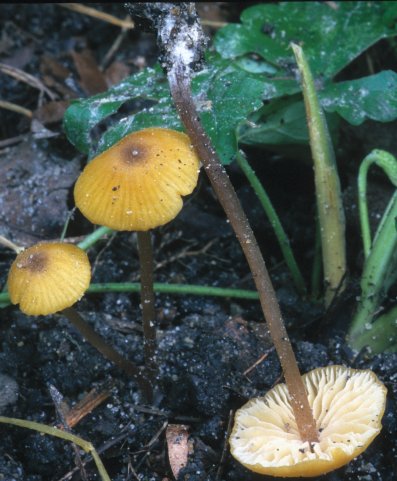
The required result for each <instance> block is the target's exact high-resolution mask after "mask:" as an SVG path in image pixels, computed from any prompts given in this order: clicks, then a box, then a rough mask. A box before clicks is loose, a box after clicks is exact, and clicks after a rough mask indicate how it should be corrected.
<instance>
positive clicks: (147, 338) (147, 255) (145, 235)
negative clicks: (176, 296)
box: [137, 231, 157, 397]
mask: <svg viewBox="0 0 397 481" xmlns="http://www.w3.org/2000/svg"><path fill="white" fill-rule="evenodd" d="M137 238H138V253H139V265H140V271H141V304H142V326H143V337H144V356H145V368H146V370H147V373H148V378H149V382H150V384H151V386H152V391H153V388H154V383H155V378H156V375H157V363H156V310H155V305H154V302H155V301H154V290H153V249H152V239H151V235H150V231H145V232H137ZM152 396H153V393H151V397H152Z"/></svg>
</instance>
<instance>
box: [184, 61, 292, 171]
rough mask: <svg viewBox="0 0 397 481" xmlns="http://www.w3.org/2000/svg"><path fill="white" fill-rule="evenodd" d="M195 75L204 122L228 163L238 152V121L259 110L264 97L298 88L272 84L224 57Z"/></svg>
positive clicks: (194, 85) (216, 147) (285, 84)
mask: <svg viewBox="0 0 397 481" xmlns="http://www.w3.org/2000/svg"><path fill="white" fill-rule="evenodd" d="M218 65H219V67H220V68H219V67H218V68H217V67H216V64H212V66H211V69H210V70H207V71H204V72H203V73H201V74H199V75H197V76H196V78H195V79H194V82H193V93H194V94H195V97H196V99H200V98H203V99H205V98H207V99H208V101H203V102H202V103H201V104H200V101H198V106H199V111H200V117H201V121H202V123H203V126H204V128H205V130H206V132H207V133H208V134H209V136H210V137H211V140H212V141H213V143H214V146H215V149H216V151H217V152H218V154H219V155H220V157H221V160H222V163H224V164H229V163H230V162H231V161H232V160H233V158H234V155H235V153H236V149H237V139H236V135H235V131H236V127H237V124H238V123H239V122H240V121H242V120H243V119H245V118H246V117H247V116H248V114H249V113H251V112H252V111H254V110H257V109H259V108H260V107H261V106H262V105H263V100H265V99H266V98H268V97H271V98H272V97H274V96H280V95H283V94H284V93H287V92H290V91H292V90H293V89H294V88H296V85H295V84H291V83H280V84H279V85H273V84H272V83H270V82H268V81H267V80H266V79H264V78H260V77H259V76H255V75H253V74H249V73H248V72H246V71H244V70H242V69H241V68H239V67H238V66H237V65H236V64H234V63H230V62H225V61H224V60H223V61H221V62H218Z"/></svg>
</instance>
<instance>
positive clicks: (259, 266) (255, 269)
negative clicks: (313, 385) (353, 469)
mask: <svg viewBox="0 0 397 481" xmlns="http://www.w3.org/2000/svg"><path fill="white" fill-rule="evenodd" d="M171 14H172V13H171ZM179 27H180V28H182V29H183V28H184V27H183V26H179ZM185 28H187V25H185ZM167 48H169V49H170V50H171V49H172V46H170V45H167ZM178 60H179V61H180V63H178V62H176V63H173V64H172V66H171V68H170V69H169V71H168V72H167V74H168V82H169V85H170V89H171V95H172V97H173V100H174V103H175V106H176V108H177V111H178V113H179V116H180V118H181V120H182V123H183V124H184V126H185V128H186V131H187V134H188V135H189V137H190V140H191V142H192V144H193V146H194V148H195V149H196V151H197V154H198V156H199V158H200V159H201V162H202V163H203V166H204V170H205V172H206V174H207V175H208V178H209V180H210V182H211V185H212V187H213V189H214V191H215V193H216V195H217V197H218V200H219V202H220V204H221V205H222V207H223V209H224V211H225V213H226V215H227V217H228V219H229V221H230V224H231V226H232V228H233V230H234V232H235V234H236V237H237V239H238V241H239V242H240V245H241V248H242V250H243V252H244V254H245V257H246V259H247V261H248V265H249V267H250V269H251V272H252V276H253V278H254V282H255V285H256V288H257V289H258V292H259V298H260V302H261V306H262V309H263V313H264V316H265V319H266V321H267V325H268V328H269V331H270V335H271V337H272V340H273V343H274V346H275V348H276V351H277V354H278V357H279V359H280V363H281V366H282V368H283V372H284V377H285V380H286V383H287V386H288V390H289V394H290V403H291V407H292V409H293V412H294V415H295V419H296V423H297V426H298V430H299V433H300V436H301V439H302V440H303V441H309V442H317V441H318V433H317V429H316V424H315V421H314V419H313V413H312V411H311V408H310V406H309V402H308V399H307V394H306V391H305V388H304V385H303V381H302V377H301V375H300V372H299V369H298V365H297V362H296V358H295V354H294V352H293V350H292V346H291V343H290V340H289V337H288V334H287V331H286V329H285V325H284V322H283V318H282V315H281V312H280V307H279V304H278V302H277V297H276V293H275V291H274V289H273V285H272V282H271V280H270V277H269V274H268V271H267V268H266V265H265V262H264V259H263V257H262V254H261V251H260V249H259V247H258V244H257V242H256V239H255V236H254V234H253V232H252V229H251V227H250V225H249V222H248V219H247V217H246V215H245V213H244V211H243V209H242V207H241V204H240V201H239V199H238V197H237V194H236V192H235V190H234V188H233V186H232V184H231V182H230V179H229V177H228V175H227V173H226V171H225V169H224V167H223V166H222V164H221V162H220V160H219V157H218V155H217V154H216V152H215V149H214V148H213V146H212V143H211V140H210V139H209V137H208V135H207V134H206V132H205V131H204V129H203V127H202V125H201V123H200V120H199V119H200V117H199V114H198V112H197V110H196V106H195V104H194V101H193V97H192V92H191V85H190V70H189V69H188V68H187V65H185V64H184V62H185V58H184V57H183V56H180V57H178V58H177V61H178Z"/></svg>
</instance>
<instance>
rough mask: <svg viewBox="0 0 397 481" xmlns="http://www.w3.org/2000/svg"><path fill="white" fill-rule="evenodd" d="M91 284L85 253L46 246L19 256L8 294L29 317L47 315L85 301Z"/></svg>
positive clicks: (59, 245)
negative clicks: (79, 301)
mask: <svg viewBox="0 0 397 481" xmlns="http://www.w3.org/2000/svg"><path fill="white" fill-rule="evenodd" d="M90 280H91V266H90V262H89V260H88V257H87V254H86V253H85V252H84V251H83V250H82V249H80V248H79V247H76V246H74V245H71V244H64V243H61V242H49V243H44V242H43V243H40V244H36V245H34V246H32V247H29V248H28V249H26V250H24V251H22V252H21V253H20V254H18V256H17V257H16V259H15V260H14V262H13V263H12V266H11V269H10V272H9V274H8V291H9V294H10V299H11V302H12V303H13V304H19V307H20V309H21V311H22V312H24V313H25V314H28V315H32V316H38V315H47V314H54V313H55V312H58V311H62V310H63V309H66V308H67V307H70V306H72V305H73V304H74V303H75V302H77V301H78V300H79V299H81V297H82V296H83V294H84V292H85V291H86V290H87V289H88V286H89V285H90Z"/></svg>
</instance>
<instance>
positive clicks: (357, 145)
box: [0, 4, 397, 481]
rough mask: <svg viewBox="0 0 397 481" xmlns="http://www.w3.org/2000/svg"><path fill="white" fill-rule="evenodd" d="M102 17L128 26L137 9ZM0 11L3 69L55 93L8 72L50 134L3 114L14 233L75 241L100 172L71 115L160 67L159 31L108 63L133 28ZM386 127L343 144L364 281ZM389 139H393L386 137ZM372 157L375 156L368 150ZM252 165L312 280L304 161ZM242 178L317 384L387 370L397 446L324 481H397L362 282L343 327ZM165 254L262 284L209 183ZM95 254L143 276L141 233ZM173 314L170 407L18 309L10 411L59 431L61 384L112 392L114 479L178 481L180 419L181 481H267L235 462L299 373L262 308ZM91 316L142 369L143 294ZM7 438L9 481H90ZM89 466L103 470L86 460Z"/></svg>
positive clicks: (339, 313) (108, 439)
mask: <svg viewBox="0 0 397 481" xmlns="http://www.w3.org/2000/svg"><path fill="white" fill-rule="evenodd" d="M93 6H94V7H95V6H97V5H93ZM102 8H105V10H106V11H107V12H109V13H114V14H115V15H117V16H118V17H119V18H123V17H125V11H124V10H123V8H122V6H121V5H114V6H111V5H106V6H105V7H102ZM234 8H235V10H234V9H232V8H230V5H229V8H225V9H224V10H222V11H221V12H217V11H213V10H210V11H209V12H206V15H208V16H209V18H212V19H219V18H220V19H225V18H229V17H230V16H233V15H237V13H238V8H239V7H238V6H236V7H234ZM0 12H1V15H0V18H1V19H2V20H1V22H2V23H1V26H2V37H1V41H0V55H1V58H0V61H1V62H2V63H5V64H7V65H11V66H13V67H15V68H17V69H19V70H21V71H23V72H26V73H29V74H31V75H33V76H35V77H36V78H39V79H41V86H40V88H34V87H32V86H31V85H28V84H26V82H24V81H21V80H20V79H18V80H17V79H16V78H15V77H14V78H13V77H10V76H9V75H7V74H5V73H1V72H0V89H1V91H2V94H3V95H2V97H3V98H4V99H6V100H8V101H9V102H12V103H15V104H18V105H20V106H23V107H24V108H26V109H29V110H30V111H31V112H32V113H33V119H34V120H33V122H32V119H30V118H28V117H26V115H25V116H24V115H21V114H20V113H15V112H10V111H7V110H1V115H2V122H1V123H0V136H1V137H0V168H1V174H2V175H1V176H0V184H1V188H0V233H1V234H2V235H4V236H6V237H8V238H10V239H12V240H13V241H14V242H16V243H19V244H22V245H29V244H31V243H34V242H37V241H38V240H42V239H43V240H48V239H56V238H59V236H60V233H61V231H62V228H63V225H64V222H65V219H66V217H67V214H68V211H69V210H70V209H71V208H72V207H73V200H72V195H71V192H72V187H73V184H74V182H75V179H76V177H77V175H78V172H79V171H80V169H81V166H82V165H83V162H84V159H83V158H82V157H81V156H80V155H79V154H77V153H76V152H75V151H74V149H73V148H72V147H71V146H70V145H69V144H68V142H67V140H66V139H65V137H64V136H63V134H62V128H61V124H60V120H61V118H62V114H63V111H64V108H65V102H67V101H69V100H70V99H71V98H74V97H80V96H84V95H91V94H92V93H94V92H95V90H96V89H100V88H104V85H109V84H111V83H112V82H114V81H118V80H120V78H121V77H122V76H123V75H126V74H128V73H131V72H134V71H138V70H139V68H142V66H144V65H145V64H151V63H153V62H154V60H155V58H156V48H155V46H154V44H153V39H152V37H150V36H149V35H146V34H140V33H139V32H136V31H133V32H129V33H127V34H125V37H124V38H121V43H120V45H119V46H118V47H117V49H115V51H114V54H113V56H112V57H110V58H109V59H108V60H107V62H105V63H103V62H104V59H106V57H107V56H109V55H108V54H109V52H110V49H111V48H112V44H113V42H114V40H115V38H117V36H118V35H119V34H120V29H119V28H118V27H115V26H110V25H108V24H106V23H102V22H100V21H98V20H94V19H91V18H89V17H86V16H82V15H79V14H77V13H73V12H70V11H68V10H65V9H62V8H61V7H60V6H57V5H53V4H52V5H51V4H46V5H36V6H28V5H22V6H13V5H2V6H1V7H0ZM214 16H215V17H214ZM228 16H229V17H228ZM232 18H233V17H232ZM235 18H237V17H235ZM101 64H102V65H103V69H102V70H100V68H99V67H100V66H101ZM111 66H112V67H111ZM102 71H104V72H105V73H103V74H102V73H101V72H102ZM98 72H99V73H98ZM101 83H102V84H101ZM98 85H99V86H98ZM45 88H47V89H49V90H50V93H51V94H53V96H54V98H51V95H49V94H48V92H46V91H45ZM49 105H50V106H49ZM368 131H371V126H370V127H369V129H368V130H366V131H364V132H361V133H360V131H359V130H356V131H355V132H354V136H353V133H351V132H349V131H347V130H346V131H345V133H344V136H343V137H342V144H341V146H342V147H344V145H348V146H349V147H348V148H347V147H345V148H344V150H342V149H341V158H342V161H343V160H346V162H345V163H344V164H342V165H341V175H342V181H343V184H344V192H345V196H346V207H347V220H348V233H349V251H350V255H349V259H350V261H349V262H350V271H351V273H352V278H353V279H354V277H355V275H357V274H358V273H359V272H360V269H361V267H360V266H361V257H360V249H361V246H360V245H359V243H358V242H359V237H358V229H357V212H356V209H355V206H354V205H355V202H354V201H353V200H352V199H355V187H354V185H355V179H354V177H353V173H354V172H355V169H356V165H357V163H358V161H359V159H361V158H362V151H361V149H362V148H363V147H362V146H361V144H362V141H361V139H362V138H365V139H366V143H367V144H368V143H369V144H370V136H368V135H367V132H368ZM383 132H384V133H385V135H388V134H387V132H388V131H387V130H386V129H385V130H384V131H383ZM360 136H361V137H360ZM390 138H392V136H390ZM10 139H11V141H10ZM371 147H372V146H371V144H370V146H369V147H368V146H367V145H366V146H365V149H368V150H369V149H370V148H371ZM352 154H353V155H352ZM249 155H250V161H251V162H252V165H253V166H254V168H255V170H256V171H257V173H258V175H259V176H260V177H261V180H262V181H263V182H264V184H265V186H266V188H267V189H268V192H269V194H270V196H271V198H272V200H273V201H274V204H275V207H276V209H277V210H278V211H279V213H280V216H281V218H282V219H283V223H284V225H285V226H286V229H287V232H288V234H289V235H290V236H291V239H292V241H293V247H294V249H295V251H296V252H297V254H298V260H299V262H300V263H301V264H302V265H303V266H306V265H307V272H305V274H306V276H307V278H308V277H309V275H310V271H309V266H310V262H311V258H312V255H313V252H312V250H313V240H312V239H313V237H314V234H313V216H314V205H313V201H312V199H313V198H314V197H313V192H312V178H311V167H310V166H307V165H304V164H302V163H301V164H296V163H295V164H294V165H292V166H291V162H290V161H289V160H282V159H281V160H280V159H279V158H277V157H272V156H270V155H269V154H263V153H258V152H256V151H251V152H249ZM264 158H266V159H267V162H266V163H264V162H263V159H264ZM347 159H349V161H347ZM354 159H356V160H354ZM230 174H231V176H232V180H233V183H234V185H236V187H237V190H238V193H239V196H240V198H241V199H242V201H243V204H244V205H245V207H246V208H247V210H248V211H249V215H250V217H251V220H252V221H253V225H254V228H255V232H256V234H257V235H258V239H259V241H260V244H261V247H262V249H263V251H264V252H265V253H267V255H266V259H267V262H268V265H269V267H270V269H271V275H272V279H273V280H274V282H275V287H276V289H277V293H278V297H279V300H280V303H281V306H282V310H283V312H284V313H285V317H286V322H287V325H288V327H289V331H290V334H291V337H292V339H293V342H294V347H295V348H296V353H297V357H298V361H299V363H300V367H301V369H302V371H304V372H306V371H309V370H310V369H313V368H315V367H318V366H322V365H326V364H328V363H333V364H339V363H343V364H348V365H351V366H352V367H359V368H372V369H373V370H374V371H375V372H376V373H377V375H378V376H379V377H380V378H381V380H382V381H383V382H385V384H386V386H387V387H388V389H389V397H388V406H387V412H386V415H385V418H384V429H383V431H382V433H381V435H380V436H379V437H378V438H377V439H376V440H375V441H374V443H373V444H372V445H371V447H370V448H369V449H368V450H367V451H366V452H365V453H364V454H363V455H362V456H360V457H359V458H358V459H357V460H355V461H353V462H352V463H350V464H349V465H348V466H347V467H345V468H341V469H340V470H338V471H337V472H335V473H331V474H329V475H327V476H325V477H323V478H322V479H324V480H327V481H339V480H340V481H350V480H351V481H353V480H354V481H356V480H364V481H367V480H368V481H372V480H379V481H392V480H393V479H395V477H396V475H397V460H396V451H395V446H396V445H395V439H396V434H397V433H396V431H397V424H396V418H395V412H396V410H395V402H396V393H397V388H396V380H397V373H396V362H397V356H396V355H384V356H378V357H376V358H374V359H372V360H368V359H367V358H366V357H365V355H364V354H363V355H360V356H354V355H353V353H352V352H351V351H350V350H349V349H348V347H347V346H346V344H345V342H344V334H345V330H346V326H347V325H348V323H349V320H350V318H351V312H352V310H353V308H354V303H355V297H356V295H357V294H358V290H357V287H356V286H354V285H352V286H351V287H350V289H348V290H347V293H346V294H345V295H344V296H343V297H342V298H340V299H339V300H338V302H337V303H336V304H335V306H334V307H333V308H332V309H331V310H330V311H329V312H327V313H324V312H322V309H321V308H320V307H319V306H317V305H315V304H314V303H310V302H307V301H303V300H301V299H299V297H298V296H297V295H296V294H295V292H294V289H293V287H292V285H291V282H290V278H289V275H288V273H287V272H286V270H285V266H284V265H283V263H282V258H281V256H280V253H279V249H278V247H277V245H276V243H275V240H274V236H273V234H272V231H271V228H270V226H269V224H268V222H267V221H266V220H265V219H264V216H263V213H262V211H261V209H260V206H259V204H258V202H257V200H256V198H255V196H254V195H253V194H252V192H251V190H250V189H249V188H248V187H247V185H246V183H245V181H244V179H243V177H242V176H241V174H240V173H239V172H238V171H237V169H236V168H235V167H233V166H232V167H231V169H230ZM372 189H373V193H372V197H373V200H374V201H376V205H375V204H371V205H373V217H374V219H376V215H377V213H378V212H381V211H382V210H383V208H384V205H385V203H386V202H387V199H388V195H389V192H390V191H389V190H388V187H387V186H386V185H384V184H383V183H382V179H375V182H374V187H373V188H372ZM291 205H293V206H294V209H293V210H291ZM91 229H92V227H91V226H90V225H89V224H88V223H87V222H86V221H84V220H83V219H82V218H81V217H80V216H79V215H78V214H76V215H75V217H74V220H73V221H72V222H71V224H70V227H69V230H68V236H77V237H79V236H82V235H84V234H86V233H88V232H90V231H91ZM154 246H155V255H156V263H157V266H156V280H157V281H159V282H169V283H192V284H202V285H212V286H224V287H229V286H231V287H241V288H246V289H252V288H253V284H252V281H251V278H250V275H249V271H248V268H247V266H246V263H245V261H244V259H243V256H242V254H241V251H240V248H239V246H238V244H237V242H236V240H235V239H234V237H233V235H232V232H231V230H230V228H229V226H228V224H227V222H226V220H225V218H224V215H223V213H222V211H221V209H220V208H219V207H218V205H217V203H216V200H215V198H214V196H213V194H212V191H211V189H210V187H209V185H208V182H207V181H206V179H205V178H204V177H202V178H201V181H200V185H199V187H198V189H197V190H196V191H195V193H194V194H193V195H192V196H191V197H190V198H189V199H188V200H187V201H186V203H185V207H184V210H183V211H182V213H181V214H180V215H179V216H178V218H177V219H176V220H175V222H173V223H171V224H169V225H167V226H165V227H163V228H161V229H157V230H156V232H155V233H154ZM269 253H271V255H270V254H269ZM89 257H90V260H91V262H92V265H93V269H94V274H93V281H94V282H109V281H112V282H117V281H135V280H138V268H139V266H138V259H137V252H136V239H135V236H134V234H129V233H120V234H117V236H114V237H110V238H109V239H107V240H103V241H101V242H99V243H98V244H97V245H96V246H95V247H94V248H93V249H91V250H90V251H89ZM12 259H13V256H12V254H11V253H10V252H9V251H6V250H5V249H1V250H0V266H1V269H0V280H1V285H2V286H4V285H5V281H6V274H7V271H8V268H9V266H10V263H11V262H12ZM156 305H157V314H158V318H157V322H158V326H159V331H158V338H159V346H158V365H159V370H160V371H159V380H158V389H157V397H156V399H155V402H154V403H153V405H150V406H148V405H145V404H144V403H143V401H142V399H141V397H140V395H139V393H138V391H137V387H136V385H135V384H134V382H132V381H131V380H130V379H128V378H127V377H126V376H125V375H123V374H122V373H120V372H119V371H118V370H117V369H116V368H115V367H113V366H112V365H110V363H108V362H107V361H106V360H104V359H103V358H102V357H101V356H100V355H99V354H98V353H97V352H96V351H95V350H94V349H93V348H91V347H90V346H89V345H88V344H87V343H85V342H84V341H83V340H82V339H81V337H80V336H79V335H78V334H77V333H76V332H75V331H74V330H73V329H72V328H71V327H70V325H69V324H68V322H67V321H66V320H65V319H63V318H62V317H58V316H49V317H40V318H35V319H32V318H28V317H27V316H25V315H23V314H21V313H20V312H19V311H18V310H17V309H16V308H14V307H11V306H9V307H6V308H5V309H2V310H1V311H0V343H1V344H0V345H1V352H0V413H1V414H3V415H7V416H12V417H18V418H25V419H30V420H35V421H39V422H43V423H46V424H57V423H59V419H57V416H56V412H55V408H54V403H53V400H52V398H51V395H50V386H54V387H55V388H56V389H57V390H58V391H59V392H60V393H61V394H62V395H63V396H64V399H65V401H66V402H67V403H68V405H69V406H72V405H74V404H75V403H77V402H78V401H79V400H81V399H82V398H84V396H85V395H86V394H87V393H88V392H90V391H91V390H92V389H94V388H95V389H96V392H97V394H98V393H105V392H106V393H107V397H106V399H105V400H104V401H103V402H102V403H101V404H100V405H99V406H98V407H96V408H95V409H94V410H93V411H92V412H91V413H88V414H87V415H86V416H85V417H84V418H83V419H82V420H81V421H80V422H78V424H77V425H76V426H74V427H73V432H75V433H76V434H78V435H80V436H82V437H83V438H84V439H87V440H90V441H91V442H92V443H93V444H94V445H95V446H96V447H97V448H98V449H100V450H101V456H102V459H103V460H104V462H105V465H106V468H107V469H108V471H109V474H110V476H111V478H112V480H113V481H125V480H134V479H142V480H153V481H154V480H156V481H157V480H159V481H160V480H167V479H173V477H172V473H171V470H170V467H169V462H168V458H167V448H166V441H165V429H166V426H167V423H172V424H178V425H180V424H184V425H187V426H188V431H189V434H190V456H189V463H188V465H187V467H186V468H185V469H184V470H183V471H182V472H181V473H180V476H179V479H183V480H189V481H196V480H197V481H199V480H200V481H202V480H215V481H221V480H223V481H232V480H236V481H237V480H239V481H245V480H246V481H248V480H250V481H254V480H259V479H266V478H265V477H263V476H256V475H252V474H251V473H249V472H248V471H247V470H246V469H245V468H243V467H241V466H240V465H238V464H237V463H236V462H235V461H234V460H233V459H232V458H231V457H230V455H229V454H228V453H227V450H226V449H225V436H226V433H227V426H228V422H229V418H230V416H231V415H232V413H233V410H234V409H236V408H238V407H240V406H241V405H242V404H243V403H244V402H245V401H246V400H247V399H249V398H250V397H252V396H256V395H261V394H263V393H264V392H266V391H267V390H268V389H269V388H270V387H271V386H273V385H274V384H275V383H276V382H278V381H279V380H280V376H281V371H280V367H279V363H278V361H277V358H276V355H275V353H274V351H273V350H272V347H271V343H270V341H269V339H268V338H267V337H266V336H263V335H261V332H262V330H261V329H260V326H261V323H262V315H261V312H260V309H259V306H258V303H257V302H253V301H241V300H235V299H234V300H231V299H211V298H201V297H192V296H166V295H161V296H158V297H157V301H156ZM78 310H79V312H81V313H82V314H83V315H84V317H85V318H86V319H87V320H89V321H90V322H91V323H92V326H93V327H95V329H96V330H97V331H98V332H100V333H101V334H102V335H103V336H104V337H106V338H107V339H108V341H109V343H111V344H112V345H113V346H115V347H116V348H117V349H118V350H119V351H120V352H122V353H124V354H125V355H126V356H127V357H129V358H130V359H131V360H133V361H134V362H136V363H137V364H140V365H141V364H142V363H143V350H142V332H141V326H140V308H139V298H138V296H137V295H135V294H97V295H90V296H86V297H85V298H84V299H83V300H82V301H81V302H80V303H79V304H78ZM260 359H262V361H261V362H259V363H258V364H257V365H255V363H256V362H257V361H258V360H260ZM247 370H249V371H248V372H247ZM104 397H105V396H104ZM0 430H1V437H0V479H2V480H5V481H12V480H18V481H21V480H24V481H55V480H61V479H74V480H79V479H84V478H82V477H81V472H80V471H79V470H77V469H74V468H75V459H74V458H75V454H74V451H73V449H72V447H71V446H70V445H69V444H67V443H65V442H62V441H59V440H54V439H52V438H50V437H48V436H45V437H43V436H41V435H37V434H34V433H30V432H28V431H25V430H22V429H19V428H11V427H8V426H7V427H6V426H4V425H1V427H0ZM82 459H83V461H84V462H85V461H87V460H88V458H86V457H84V456H83V458H82ZM72 471H73V472H72ZM86 471H87V479H98V476H97V474H96V470H95V467H94V466H93V464H92V462H88V463H87V464H86ZM68 473H70V474H69V475H68Z"/></svg>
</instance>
